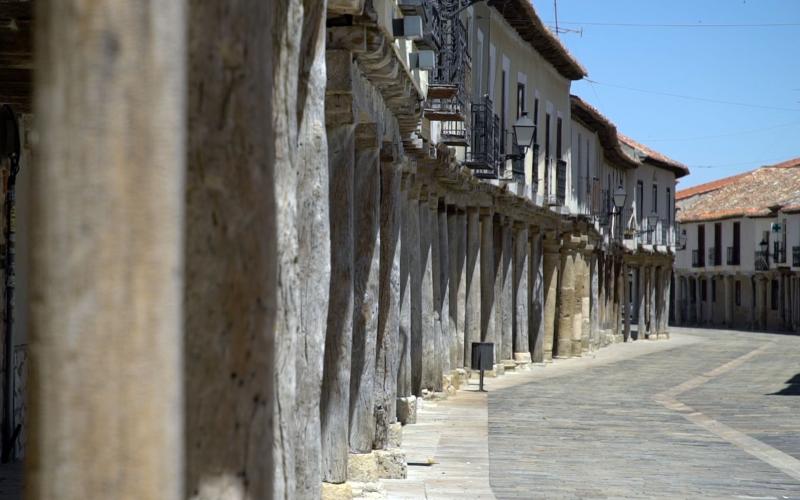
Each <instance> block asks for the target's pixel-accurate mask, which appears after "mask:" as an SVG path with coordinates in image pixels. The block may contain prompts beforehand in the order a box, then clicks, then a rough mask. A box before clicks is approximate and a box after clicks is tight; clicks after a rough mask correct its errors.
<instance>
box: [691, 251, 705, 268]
mask: <svg viewBox="0 0 800 500" xmlns="http://www.w3.org/2000/svg"><path fill="white" fill-rule="evenodd" d="M692 267H705V263H704V262H703V252H701V251H700V250H692Z"/></svg>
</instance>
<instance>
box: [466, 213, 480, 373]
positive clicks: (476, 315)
mask: <svg viewBox="0 0 800 500" xmlns="http://www.w3.org/2000/svg"><path fill="white" fill-rule="evenodd" d="M480 252H481V227H480V215H479V213H478V209H477V208H468V209H467V252H466V254H467V259H466V263H467V269H466V275H467V280H466V307H465V308H464V309H465V310H464V318H465V319H464V332H465V333H464V335H465V338H464V363H465V364H466V365H467V366H469V365H470V362H471V359H472V343H473V342H480V340H481V262H480V261H481V258H480V257H481V255H480Z"/></svg>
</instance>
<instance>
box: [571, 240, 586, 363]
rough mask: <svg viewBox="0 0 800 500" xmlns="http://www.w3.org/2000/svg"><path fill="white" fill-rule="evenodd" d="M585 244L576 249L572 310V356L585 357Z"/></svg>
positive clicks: (582, 243)
mask: <svg viewBox="0 0 800 500" xmlns="http://www.w3.org/2000/svg"><path fill="white" fill-rule="evenodd" d="M584 248H585V242H583V241H581V242H580V243H579V244H578V246H577V247H576V249H575V253H574V254H573V259H574V262H575V284H574V290H575V291H574V293H575V296H574V299H573V306H572V307H573V309H572V356H573V357H581V356H582V355H583V249H584Z"/></svg>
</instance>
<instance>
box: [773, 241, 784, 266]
mask: <svg viewBox="0 0 800 500" xmlns="http://www.w3.org/2000/svg"><path fill="white" fill-rule="evenodd" d="M772 260H773V261H775V263H776V264H786V247H784V246H783V243H781V242H780V241H774V242H773V243H772Z"/></svg>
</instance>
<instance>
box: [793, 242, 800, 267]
mask: <svg viewBox="0 0 800 500" xmlns="http://www.w3.org/2000/svg"><path fill="white" fill-rule="evenodd" d="M792 266H794V267H800V246H797V247H792Z"/></svg>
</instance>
